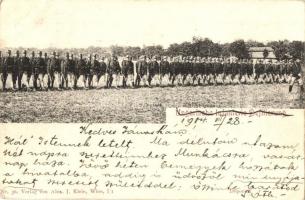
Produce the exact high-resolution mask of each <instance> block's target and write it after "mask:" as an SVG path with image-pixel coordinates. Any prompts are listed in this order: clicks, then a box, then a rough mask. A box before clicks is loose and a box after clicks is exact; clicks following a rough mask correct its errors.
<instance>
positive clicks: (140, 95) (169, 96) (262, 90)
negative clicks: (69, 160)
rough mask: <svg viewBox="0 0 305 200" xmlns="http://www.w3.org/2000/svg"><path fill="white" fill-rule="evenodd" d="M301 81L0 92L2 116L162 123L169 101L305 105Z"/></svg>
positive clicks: (8, 118)
mask: <svg viewBox="0 0 305 200" xmlns="http://www.w3.org/2000/svg"><path fill="white" fill-rule="evenodd" d="M299 92H300V91H299V89H298V87H296V86H295V87H294V88H293V92H292V93H291V94H289V93H288V85H286V84H281V85H278V84H274V85H236V86H198V87H173V88H171V87H166V88H139V89H99V90H96V89H93V90H75V91H49V92H42V91H41V92H5V93H0V98H1V101H0V109H1V110H0V122H30V123H33V122H134V123H148V122H149V123H163V122H165V109H166V108H167V107H234V108H239V107H256V108H304V100H300V95H299Z"/></svg>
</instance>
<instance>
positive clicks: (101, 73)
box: [98, 57, 107, 88]
mask: <svg viewBox="0 0 305 200" xmlns="http://www.w3.org/2000/svg"><path fill="white" fill-rule="evenodd" d="M104 59H105V58H104V57H102V58H101V60H100V61H99V63H100V69H99V75H98V77H99V82H98V87H100V88H101V87H104V86H105V85H106V82H107V80H106V68H107V65H106V63H105V61H104Z"/></svg>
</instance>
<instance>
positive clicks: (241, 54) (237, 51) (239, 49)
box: [229, 40, 249, 59]
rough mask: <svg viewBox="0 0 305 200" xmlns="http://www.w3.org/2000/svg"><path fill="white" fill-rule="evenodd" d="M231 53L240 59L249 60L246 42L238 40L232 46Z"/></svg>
mask: <svg viewBox="0 0 305 200" xmlns="http://www.w3.org/2000/svg"><path fill="white" fill-rule="evenodd" d="M229 51H230V53H231V54H232V55H234V56H236V57H237V58H239V59H243V58H249V53H248V49H247V47H246V44H245V42H244V40H236V41H234V42H232V43H231V44H230V47H229Z"/></svg>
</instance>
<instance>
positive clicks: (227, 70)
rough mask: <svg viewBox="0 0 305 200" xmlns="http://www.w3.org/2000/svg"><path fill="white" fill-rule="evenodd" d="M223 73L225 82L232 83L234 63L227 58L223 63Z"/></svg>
mask: <svg viewBox="0 0 305 200" xmlns="http://www.w3.org/2000/svg"><path fill="white" fill-rule="evenodd" d="M223 74H224V84H231V83H232V64H231V63H230V62H229V60H225V62H224V63H223Z"/></svg>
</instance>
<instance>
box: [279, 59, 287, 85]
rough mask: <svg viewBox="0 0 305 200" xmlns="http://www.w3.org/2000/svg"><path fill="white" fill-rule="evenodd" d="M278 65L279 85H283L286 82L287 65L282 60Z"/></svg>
mask: <svg viewBox="0 0 305 200" xmlns="http://www.w3.org/2000/svg"><path fill="white" fill-rule="evenodd" d="M279 65H280V79H279V83H285V82H286V80H287V65H286V63H285V62H284V61H283V60H281V61H280V63H279Z"/></svg>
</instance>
